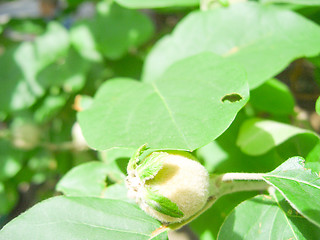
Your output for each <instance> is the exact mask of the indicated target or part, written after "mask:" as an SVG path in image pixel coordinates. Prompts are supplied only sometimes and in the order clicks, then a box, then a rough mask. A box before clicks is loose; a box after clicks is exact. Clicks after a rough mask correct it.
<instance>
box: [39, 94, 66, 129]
mask: <svg viewBox="0 0 320 240" xmlns="http://www.w3.org/2000/svg"><path fill="white" fill-rule="evenodd" d="M66 102H67V99H66V96H64V95H58V96H55V95H49V96H47V97H46V98H45V99H44V100H43V102H41V105H40V106H39V107H37V108H36V110H35V111H34V119H35V121H36V122H38V123H43V122H45V121H48V120H50V119H51V118H52V117H53V116H54V115H55V114H56V113H57V112H59V111H60V110H61V108H63V107H64V106H65V104H66Z"/></svg>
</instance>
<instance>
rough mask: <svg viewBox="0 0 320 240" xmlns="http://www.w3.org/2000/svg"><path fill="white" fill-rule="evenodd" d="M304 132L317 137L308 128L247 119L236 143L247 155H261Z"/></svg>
mask: <svg viewBox="0 0 320 240" xmlns="http://www.w3.org/2000/svg"><path fill="white" fill-rule="evenodd" d="M299 134H304V135H306V136H312V137H313V138H316V139H318V138H319V137H318V136H317V135H316V134H315V133H313V132H311V131H308V130H305V129H301V128H297V127H294V126H291V125H288V124H284V123H280V122H275V121H271V120H261V119H255V118H254V119H249V120H247V121H245V122H244V123H243V124H242V126H241V128H240V131H239V135H238V139H237V145H238V146H239V147H240V149H241V151H243V152H244V153H246V154H248V155H254V156H256V155H261V154H264V153H266V152H268V151H269V150H270V149H272V148H274V147H275V146H278V145H280V144H282V143H283V142H285V141H287V140H288V139H290V138H292V137H294V136H296V135H299Z"/></svg>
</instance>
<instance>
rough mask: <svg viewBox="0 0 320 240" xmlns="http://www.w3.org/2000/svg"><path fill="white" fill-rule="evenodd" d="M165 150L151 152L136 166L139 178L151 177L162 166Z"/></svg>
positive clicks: (146, 178)
mask: <svg viewBox="0 0 320 240" xmlns="http://www.w3.org/2000/svg"><path fill="white" fill-rule="evenodd" d="M167 155H168V154H167V153H165V152H153V153H151V154H150V155H149V156H148V157H146V158H145V159H144V160H143V162H142V163H141V164H140V165H139V166H138V167H137V175H138V176H139V178H140V179H141V180H149V179H152V178H153V177H154V176H155V175H156V174H157V173H158V172H159V171H160V169H161V168H162V166H163V162H164V159H165V157H166V156H167Z"/></svg>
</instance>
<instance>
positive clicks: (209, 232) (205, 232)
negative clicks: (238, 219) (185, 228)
mask: <svg viewBox="0 0 320 240" xmlns="http://www.w3.org/2000/svg"><path fill="white" fill-rule="evenodd" d="M255 195H256V193H255V192H238V193H232V194H228V195H225V196H223V197H221V198H219V199H218V200H217V201H216V202H215V203H214V204H213V205H212V207H211V208H210V209H208V210H207V211H205V212H204V213H202V214H201V215H200V216H199V217H198V218H196V219H195V220H193V221H192V222H191V223H190V227H191V229H192V230H193V231H194V232H195V233H196V234H198V236H199V239H201V240H216V239H217V235H218V232H219V229H220V227H221V225H222V224H223V222H224V220H225V218H226V217H227V216H228V215H229V213H230V212H231V211H232V210H233V209H234V208H235V207H236V206H237V205H238V204H240V203H241V202H243V201H244V200H246V199H248V198H251V197H253V196H255ZM239 240H240V239H239Z"/></svg>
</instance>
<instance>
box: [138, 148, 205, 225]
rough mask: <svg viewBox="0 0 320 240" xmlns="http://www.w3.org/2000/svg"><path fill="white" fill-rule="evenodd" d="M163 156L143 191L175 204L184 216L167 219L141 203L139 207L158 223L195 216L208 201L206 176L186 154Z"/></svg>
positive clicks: (199, 166) (203, 169)
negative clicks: (161, 163)
mask: <svg viewBox="0 0 320 240" xmlns="http://www.w3.org/2000/svg"><path fill="white" fill-rule="evenodd" d="M167 153H169V154H167ZM166 154H167V156H166V157H165V160H164V163H163V167H162V169H161V170H160V171H159V172H158V173H157V174H156V176H155V177H154V178H153V179H151V180H148V181H146V183H145V187H151V188H152V189H153V190H157V191H158V193H159V194H161V195H163V196H165V197H167V198H169V199H170V200H171V201H172V202H174V203H176V204H177V206H178V207H179V209H180V210H181V211H182V212H183V214H184V216H183V217H181V218H174V217H170V216H167V215H165V214H162V213H160V212H158V211H156V210H154V209H153V208H151V207H149V206H148V205H146V204H144V203H143V202H142V203H141V204H140V206H141V208H142V209H143V210H144V211H145V212H147V213H148V214H149V215H151V216H153V217H154V218H156V219H158V220H160V221H161V222H165V223H174V222H181V221H183V220H185V219H188V218H190V217H191V216H193V215H194V214H196V213H197V212H199V211H200V210H201V209H202V208H203V207H204V205H205V204H206V202H207V200H208V197H209V190H208V189H209V174H208V171H207V170H206V169H205V168H204V167H203V166H202V165H201V164H200V163H199V162H198V161H196V159H195V158H194V157H193V156H192V155H191V154H189V153H187V152H180V151H168V152H166Z"/></svg>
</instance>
